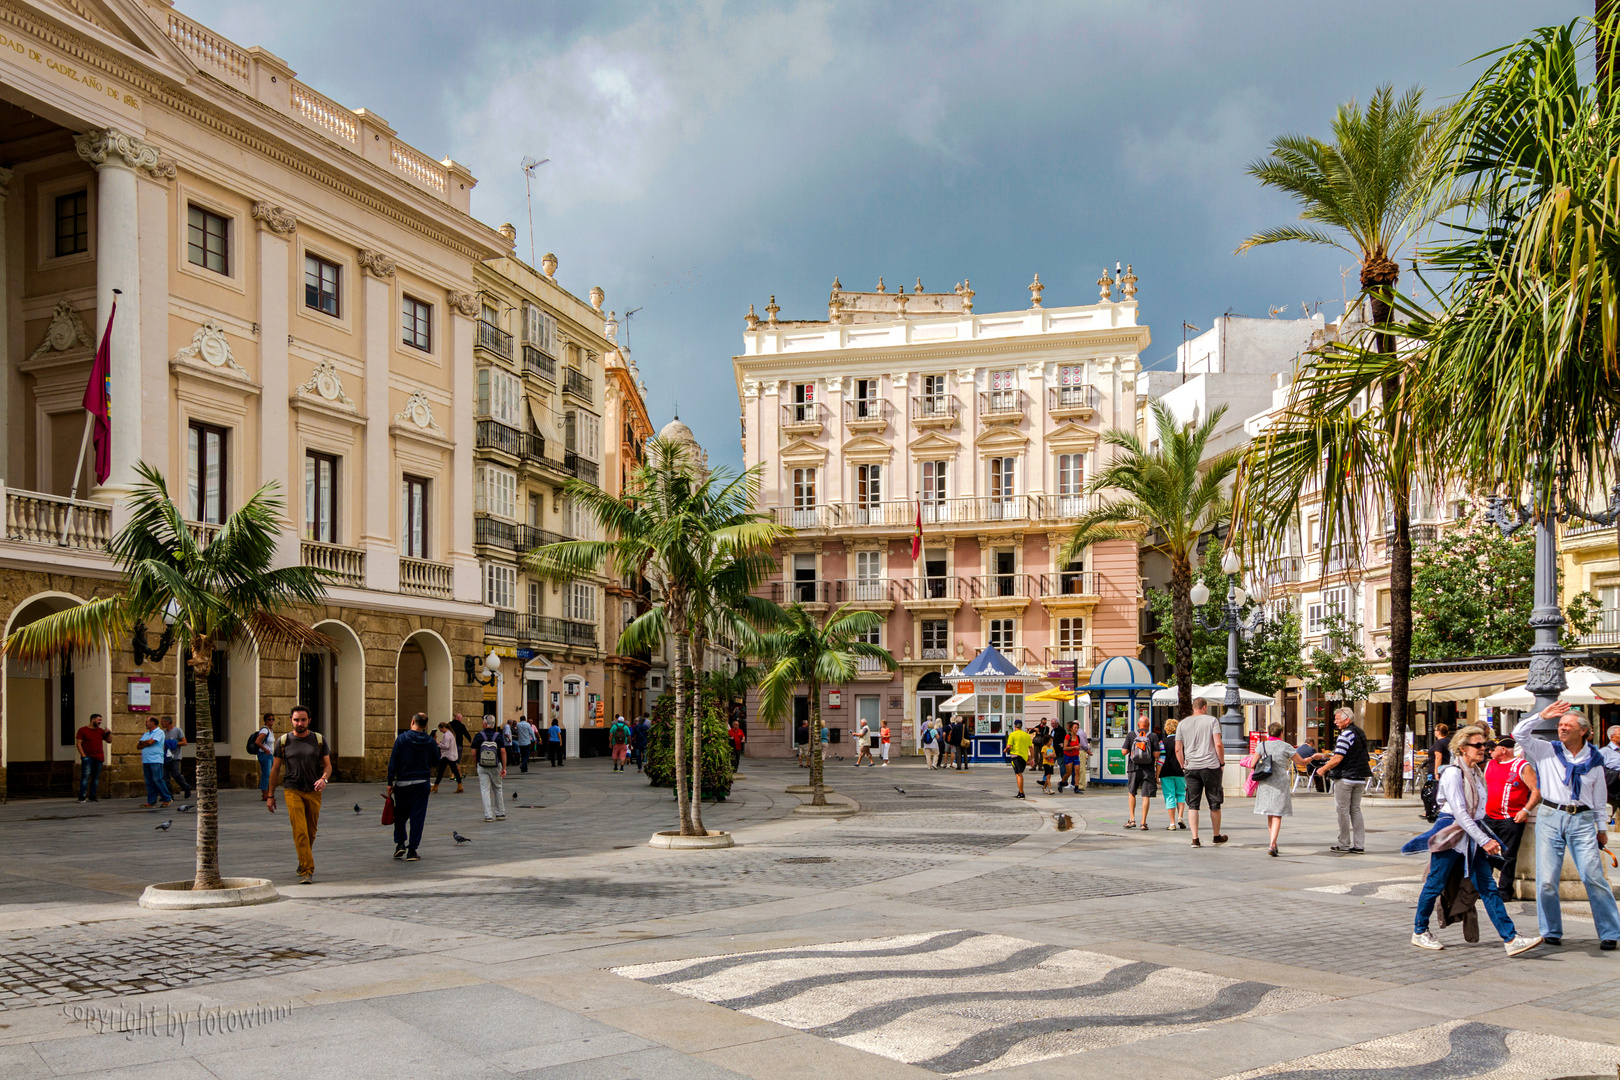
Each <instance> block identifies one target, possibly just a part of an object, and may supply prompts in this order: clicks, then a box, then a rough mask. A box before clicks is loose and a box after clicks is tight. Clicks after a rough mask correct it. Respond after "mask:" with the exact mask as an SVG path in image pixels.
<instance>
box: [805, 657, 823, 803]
mask: <svg viewBox="0 0 1620 1080" xmlns="http://www.w3.org/2000/svg"><path fill="white" fill-rule="evenodd" d="M806 689H807V690H809V692H810V787H811V788H812V789H813V790H812V791H811V793H810V805H811V806H826V805H827V793H826V791H824V790H823V789H822V786H821V785H822V775H823V774H822V760H821V684H820V683H819V682H816V681H815V680H814V679H812V680H810V682H809V683H808V684H807V685H806Z"/></svg>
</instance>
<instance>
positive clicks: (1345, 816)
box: [1312, 706, 1372, 855]
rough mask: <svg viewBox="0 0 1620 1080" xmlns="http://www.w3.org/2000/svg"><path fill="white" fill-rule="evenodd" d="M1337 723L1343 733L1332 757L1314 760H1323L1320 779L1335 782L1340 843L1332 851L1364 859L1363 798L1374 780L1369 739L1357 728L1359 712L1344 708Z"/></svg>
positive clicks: (1337, 711) (1336, 716)
mask: <svg viewBox="0 0 1620 1080" xmlns="http://www.w3.org/2000/svg"><path fill="white" fill-rule="evenodd" d="M1333 723H1334V724H1335V725H1336V726H1337V727H1338V729H1339V738H1338V741H1337V742H1335V743H1334V744H1333V753H1332V754H1315V755H1313V756H1312V760H1321V759H1323V758H1326V759H1327V760H1326V761H1323V762H1322V765H1321V766H1320V767H1319V768H1318V769H1317V770H1316V775H1318V776H1325V777H1327V778H1328V779H1329V780H1332V781H1333V806H1334V808H1335V809H1336V810H1338V812H1339V842H1338V843H1337V844H1334V845H1333V847H1332V848H1330V849H1329V850H1331V851H1337V852H1341V853H1343V854H1347V855H1360V854H1361V853H1362V852H1363V851H1364V850H1366V843H1367V839H1366V836H1367V826H1366V822H1365V821H1364V820H1363V819H1362V816H1361V796H1362V795H1364V794H1365V793H1366V791H1367V781H1368V780H1370V779H1372V767H1371V766H1370V765H1369V764H1368V758H1367V736H1366V734H1365V733H1363V732H1362V730H1361V729H1360V728H1358V727H1357V726H1356V711H1355V710H1354V709H1351V708H1348V707H1345V706H1341V707H1339V708H1338V709H1335V710H1334V712H1333Z"/></svg>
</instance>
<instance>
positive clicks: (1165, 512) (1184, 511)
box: [1058, 401, 1238, 716]
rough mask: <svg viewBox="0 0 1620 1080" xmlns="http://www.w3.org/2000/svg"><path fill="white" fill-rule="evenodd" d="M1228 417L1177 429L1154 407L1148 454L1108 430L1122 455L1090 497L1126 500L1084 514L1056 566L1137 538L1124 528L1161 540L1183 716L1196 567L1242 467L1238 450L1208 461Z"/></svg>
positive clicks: (1188, 702) (1215, 415)
mask: <svg viewBox="0 0 1620 1080" xmlns="http://www.w3.org/2000/svg"><path fill="white" fill-rule="evenodd" d="M1225 414H1226V407H1225V406H1222V407H1220V408H1218V409H1215V410H1214V411H1213V412H1211V413H1210V414H1209V416H1208V418H1207V419H1205V420H1204V422H1203V423H1201V424H1200V423H1196V422H1193V423H1188V424H1185V425H1183V424H1178V423H1177V422H1176V418H1175V414H1174V413H1172V412H1171V411H1170V409H1169V408H1168V407H1167V406H1166V405H1165V404H1164V402H1162V401H1155V402H1154V403H1153V422H1154V425H1155V428H1156V430H1157V435H1158V439H1157V442H1158V445H1157V446H1156V447H1155V448H1153V449H1149V448H1147V447H1145V446H1143V445H1142V442H1141V440H1140V439H1138V438H1137V437H1136V435H1134V434H1133V433H1131V432H1127V431H1120V430H1117V429H1114V430H1109V431H1106V432H1104V433H1103V442H1105V443H1107V444H1108V445H1110V446H1115V447H1118V448H1119V449H1120V450H1122V451H1123V453H1121V454H1120V455H1118V456H1117V457H1116V458H1115V460H1114V461H1113V463H1112V464H1110V465H1109V466H1107V467H1106V468H1105V469H1103V470H1102V471H1101V472H1100V473H1098V474H1097V475H1096V476H1095V477H1094V478H1093V479H1092V481H1091V485H1090V490H1091V491H1092V492H1102V491H1117V492H1120V493H1121V494H1120V496H1119V497H1118V498H1116V499H1114V500H1112V501H1111V502H1107V503H1103V504H1102V505H1100V506H1098V507H1097V509H1095V510H1092V511H1091V512H1089V513H1087V514H1083V515H1081V517H1080V520H1079V522H1078V523H1077V524H1076V526H1075V530H1074V534H1073V535H1072V536H1070V537H1069V541H1068V543H1066V544H1065V545H1064V546H1063V551H1062V553H1061V554H1060V555H1059V556H1058V565H1059V566H1064V565H1067V564H1068V563H1069V562H1070V561H1071V560H1073V559H1075V558H1077V557H1078V556H1079V555H1080V553H1081V552H1082V551H1084V550H1085V549H1086V548H1087V547H1089V546H1090V545H1092V544H1095V543H1098V542H1100V541H1103V540H1134V539H1135V538H1136V535H1137V534H1136V532H1135V531H1134V529H1132V528H1127V527H1126V526H1132V525H1135V526H1140V527H1142V528H1145V529H1146V530H1147V531H1148V532H1149V533H1150V534H1152V535H1153V536H1154V537H1155V539H1154V540H1153V541H1152V542H1151V543H1149V544H1147V545H1146V546H1147V549H1148V550H1149V551H1157V552H1160V553H1162V554H1163V555H1164V556H1165V557H1166V558H1168V559H1169V560H1170V612H1171V625H1172V633H1173V635H1174V638H1175V643H1176V700H1177V704H1178V707H1179V708H1180V710H1181V715H1183V716H1185V715H1187V714H1188V713H1190V712H1192V655H1193V647H1192V644H1193V622H1192V620H1193V610H1192V599H1191V596H1190V594H1191V592H1192V585H1193V562H1194V560H1195V559H1196V558H1197V556H1198V542H1199V540H1200V538H1202V537H1203V535H1204V534H1205V533H1208V532H1212V531H1213V530H1215V529H1217V528H1219V527H1220V525H1221V524H1222V523H1223V522H1225V521H1226V520H1227V515H1228V510H1229V503H1228V500H1227V498H1226V492H1225V485H1226V482H1227V481H1228V480H1229V479H1231V477H1232V474H1233V472H1235V471H1236V469H1237V464H1238V458H1237V454H1236V453H1235V452H1233V451H1226V452H1225V453H1221V454H1217V455H1215V456H1214V457H1213V458H1211V459H1210V460H1208V461H1205V460H1204V452H1205V448H1206V447H1207V446H1208V445H1209V440H1210V438H1211V437H1212V436H1213V435H1214V434H1215V428H1216V425H1217V424H1219V423H1220V420H1221V417H1222V416H1224V415H1225Z"/></svg>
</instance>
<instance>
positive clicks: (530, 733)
mask: <svg viewBox="0 0 1620 1080" xmlns="http://www.w3.org/2000/svg"><path fill="white" fill-rule="evenodd" d="M512 742H513V743H514V744H516V746H517V752H518V772H528V771H529V755H530V754H532V753H533V752H534V725H533V724H531V723H529V718H528V717H527V716H525V715H524V714H523V706H521V705H519V706H518V707H517V723H515V724H513V725H512Z"/></svg>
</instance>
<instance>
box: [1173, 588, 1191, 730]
mask: <svg viewBox="0 0 1620 1080" xmlns="http://www.w3.org/2000/svg"><path fill="white" fill-rule="evenodd" d="M1191 593H1192V561H1191V559H1189V558H1187V557H1186V556H1179V557H1178V556H1172V557H1171V559H1170V625H1171V636H1172V637H1173V638H1174V640H1175V643H1176V708H1177V710H1178V715H1180V716H1189V715H1191V714H1192V685H1193V683H1192V655H1193V610H1192V598H1191V595H1190V594H1191Z"/></svg>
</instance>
